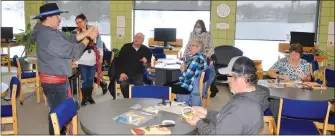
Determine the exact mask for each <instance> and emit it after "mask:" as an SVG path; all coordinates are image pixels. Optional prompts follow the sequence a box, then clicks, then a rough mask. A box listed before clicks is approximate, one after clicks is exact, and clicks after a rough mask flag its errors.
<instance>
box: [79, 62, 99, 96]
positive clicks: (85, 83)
mask: <svg viewBox="0 0 335 136" xmlns="http://www.w3.org/2000/svg"><path fill="white" fill-rule="evenodd" d="M78 66H79V70H80V72H81V81H82V88H93V83H94V75H95V72H96V67H95V65H94V66H87V65H82V64H79V65H78ZM84 90H85V89H83V91H84Z"/></svg>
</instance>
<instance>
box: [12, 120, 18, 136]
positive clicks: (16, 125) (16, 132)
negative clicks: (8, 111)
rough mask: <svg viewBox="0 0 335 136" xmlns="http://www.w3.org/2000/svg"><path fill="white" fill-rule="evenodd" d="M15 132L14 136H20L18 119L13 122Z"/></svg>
mask: <svg viewBox="0 0 335 136" xmlns="http://www.w3.org/2000/svg"><path fill="white" fill-rule="evenodd" d="M13 131H14V135H18V134H19V131H18V122H17V119H14V120H13Z"/></svg>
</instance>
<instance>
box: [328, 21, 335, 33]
mask: <svg viewBox="0 0 335 136" xmlns="http://www.w3.org/2000/svg"><path fill="white" fill-rule="evenodd" d="M328 34H332V35H334V22H329V24H328Z"/></svg>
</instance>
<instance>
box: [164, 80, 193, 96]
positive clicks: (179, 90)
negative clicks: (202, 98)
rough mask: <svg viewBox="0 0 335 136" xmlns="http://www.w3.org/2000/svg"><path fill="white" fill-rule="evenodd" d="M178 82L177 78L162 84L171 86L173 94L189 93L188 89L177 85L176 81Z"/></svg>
mask: <svg viewBox="0 0 335 136" xmlns="http://www.w3.org/2000/svg"><path fill="white" fill-rule="evenodd" d="M178 82H179V80H177V81H173V82H170V83H166V84H164V86H169V87H171V90H172V93H174V94H190V93H191V92H190V91H189V90H187V89H185V88H183V87H181V86H180V85H177V84H176V83H178Z"/></svg>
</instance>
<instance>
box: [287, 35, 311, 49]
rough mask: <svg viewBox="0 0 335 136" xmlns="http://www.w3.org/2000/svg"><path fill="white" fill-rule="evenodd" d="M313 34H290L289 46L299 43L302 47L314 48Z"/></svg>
mask: <svg viewBox="0 0 335 136" xmlns="http://www.w3.org/2000/svg"><path fill="white" fill-rule="evenodd" d="M314 41H315V33H307V32H291V41H290V44H294V43H299V44H301V45H302V46H303V47H314Z"/></svg>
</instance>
